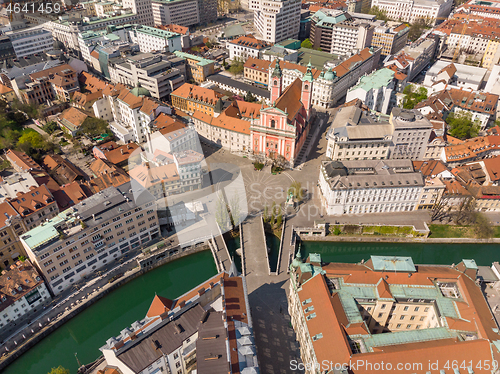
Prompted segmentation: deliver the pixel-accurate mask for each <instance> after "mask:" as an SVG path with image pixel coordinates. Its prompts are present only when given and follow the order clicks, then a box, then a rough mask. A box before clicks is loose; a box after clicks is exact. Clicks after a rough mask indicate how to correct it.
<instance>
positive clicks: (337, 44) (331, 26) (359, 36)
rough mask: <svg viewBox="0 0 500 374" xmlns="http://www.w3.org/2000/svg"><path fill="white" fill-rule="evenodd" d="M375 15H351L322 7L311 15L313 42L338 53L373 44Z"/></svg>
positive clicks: (341, 53) (316, 46) (314, 45)
mask: <svg viewBox="0 0 500 374" xmlns="http://www.w3.org/2000/svg"><path fill="white" fill-rule="evenodd" d="M377 23H380V21H375V17H374V16H368V15H364V14H354V15H351V14H350V13H347V12H345V11H343V10H337V9H326V8H323V9H320V10H318V11H317V12H316V13H314V15H313V16H312V17H311V36H310V39H311V42H312V44H313V47H314V48H321V50H322V51H325V52H330V53H333V54H336V55H345V54H346V53H347V52H351V51H353V50H354V49H363V48H365V47H369V46H370V45H372V38H373V32H374V30H375V26H376V24H377Z"/></svg>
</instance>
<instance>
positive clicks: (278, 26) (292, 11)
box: [249, 0, 301, 43]
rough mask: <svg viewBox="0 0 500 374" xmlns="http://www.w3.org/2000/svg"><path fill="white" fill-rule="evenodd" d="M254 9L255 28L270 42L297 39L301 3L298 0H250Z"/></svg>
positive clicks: (251, 8) (250, 4)
mask: <svg viewBox="0 0 500 374" xmlns="http://www.w3.org/2000/svg"><path fill="white" fill-rule="evenodd" d="M249 8H250V10H253V11H254V24H255V28H256V29H257V31H258V32H259V34H260V35H261V36H262V40H265V41H266V42H268V43H277V42H280V41H282V40H285V39H297V37H298V36H299V27H300V10H301V3H300V1H298V0H284V1H278V0H249Z"/></svg>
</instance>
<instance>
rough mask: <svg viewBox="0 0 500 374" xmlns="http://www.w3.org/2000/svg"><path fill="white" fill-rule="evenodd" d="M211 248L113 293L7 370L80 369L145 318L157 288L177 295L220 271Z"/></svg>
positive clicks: (16, 373)
mask: <svg viewBox="0 0 500 374" xmlns="http://www.w3.org/2000/svg"><path fill="white" fill-rule="evenodd" d="M216 273H217V270H216V268H215V264H214V261H213V258H212V254H211V253H210V251H203V252H200V253H197V254H194V255H190V256H187V257H184V258H181V259H179V260H176V261H173V262H170V263H168V264H166V265H163V266H161V267H159V268H157V269H154V270H152V271H150V272H148V273H146V274H144V275H142V276H140V277H138V278H136V279H134V280H132V281H130V282H129V283H127V284H125V285H123V286H122V287H120V288H118V289H117V290H115V291H113V292H111V293H110V294H109V295H107V296H105V297H104V298H102V299H101V300H99V301H98V302H96V303H95V304H94V305H92V306H90V307H89V308H87V309H86V310H84V311H83V312H81V313H80V314H78V315H77V316H76V317H75V318H73V319H71V320H70V321H68V322H67V323H65V324H64V325H63V326H62V327H60V328H59V329H57V330H56V331H55V332H53V333H52V334H50V335H49V336H48V337H46V338H45V339H43V340H42V341H41V342H40V343H38V344H37V345H36V346H35V347H33V348H31V349H30V350H29V351H28V352H26V353H25V354H24V355H22V356H21V357H20V358H19V359H17V360H16V361H14V362H13V363H12V364H11V365H10V366H8V367H7V369H6V370H5V371H3V373H2V374H45V373H47V372H49V371H50V370H51V368H52V367H57V366H59V365H62V366H64V367H65V368H67V369H69V370H70V371H71V374H74V373H76V370H77V368H78V364H77V361H76V358H75V353H77V356H78V359H79V360H80V362H81V363H89V362H92V361H94V360H95V359H96V358H97V357H99V356H100V355H101V352H100V351H99V347H101V346H102V345H104V343H106V340H107V339H108V338H110V337H112V336H115V335H118V334H119V333H120V331H121V330H123V329H124V328H125V327H127V326H130V324H131V323H132V322H134V321H136V320H138V319H142V318H144V316H145V315H146V312H147V311H148V308H149V305H150V304H151V301H152V300H153V298H154V296H155V293H157V294H158V295H161V296H164V297H167V298H171V299H173V298H176V297H178V296H180V295H182V294H183V293H184V292H186V291H189V290H190V289H191V288H193V287H195V286H196V285H198V284H200V283H202V282H203V281H205V280H207V279H208V278H210V277H211V276H213V275H215V274H216Z"/></svg>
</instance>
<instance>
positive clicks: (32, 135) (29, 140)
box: [17, 130, 45, 149]
mask: <svg viewBox="0 0 500 374" xmlns="http://www.w3.org/2000/svg"><path fill="white" fill-rule="evenodd" d="M23 144H29V146H30V147H31V148H34V149H43V148H44V146H45V141H44V139H43V137H42V135H40V134H39V133H37V132H36V131H34V130H33V131H25V132H24V133H23V134H22V135H21V137H20V138H19V140H18V142H17V145H18V146H21V147H22V146H23Z"/></svg>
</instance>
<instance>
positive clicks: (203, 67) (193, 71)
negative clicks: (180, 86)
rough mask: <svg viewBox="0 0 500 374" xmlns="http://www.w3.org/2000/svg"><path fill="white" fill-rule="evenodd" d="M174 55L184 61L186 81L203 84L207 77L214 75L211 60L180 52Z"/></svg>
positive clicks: (213, 64)
mask: <svg viewBox="0 0 500 374" xmlns="http://www.w3.org/2000/svg"><path fill="white" fill-rule="evenodd" d="M174 53H175V55H176V56H177V57H180V58H183V59H185V60H186V62H187V74H188V79H192V80H193V81H195V82H196V83H202V82H205V80H206V78H207V77H208V76H209V75H212V74H214V73H215V61H213V60H208V59H206V58H203V57H199V56H195V55H192V54H189V53H185V52H180V51H175V52H174Z"/></svg>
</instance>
